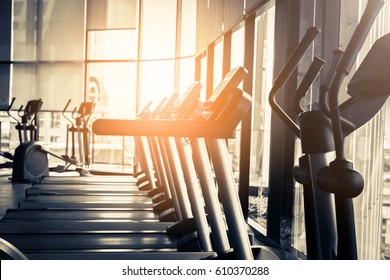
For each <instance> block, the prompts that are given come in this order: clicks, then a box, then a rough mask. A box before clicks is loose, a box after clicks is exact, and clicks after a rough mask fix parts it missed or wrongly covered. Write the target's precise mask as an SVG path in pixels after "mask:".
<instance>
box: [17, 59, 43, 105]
mask: <svg viewBox="0 0 390 280" xmlns="http://www.w3.org/2000/svg"><path fill="white" fill-rule="evenodd" d="M36 75H37V70H36V66H35V65H34V64H14V65H13V67H12V84H11V94H12V97H15V98H16V100H15V103H14V105H13V108H15V109H18V108H20V106H21V105H25V104H26V103H27V101H28V100H30V99H35V98H38V93H37V90H36V86H37V85H36ZM20 81H23V83H21V82H20Z"/></svg>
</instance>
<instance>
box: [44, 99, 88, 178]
mask: <svg viewBox="0 0 390 280" xmlns="http://www.w3.org/2000/svg"><path fill="white" fill-rule="evenodd" d="M70 103H71V99H69V100H68V102H67V103H66V105H65V107H64V109H63V110H62V115H63V117H64V118H65V119H66V120H67V121H68V122H69V123H70V125H69V124H67V126H66V145H65V155H61V156H57V155H55V154H51V155H52V156H54V157H56V158H58V159H61V160H63V161H64V162H65V163H66V165H65V166H62V165H59V166H57V167H54V168H50V171H53V172H60V173H61V172H69V171H76V172H78V173H79V174H80V175H81V176H85V175H90V172H89V170H88V169H86V168H88V167H89V165H90V164H91V155H90V137H91V131H90V129H89V127H88V122H89V119H90V117H91V115H92V113H93V109H94V107H95V104H94V103H93V102H82V103H81V104H80V106H79V108H77V107H75V108H74V109H73V111H72V118H73V119H74V121H72V120H71V119H69V118H68V117H67V116H66V114H65V113H66V110H67V109H68V107H69V104H70ZM76 111H77V112H76ZM69 133H70V134H71V141H72V142H71V155H69ZM76 134H77V144H78V152H79V158H77V157H76V140H75V138H76V137H75V135H76ZM70 166H76V169H75V170H71V169H69V168H70Z"/></svg>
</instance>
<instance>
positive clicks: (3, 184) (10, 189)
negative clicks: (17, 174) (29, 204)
mask: <svg viewBox="0 0 390 280" xmlns="http://www.w3.org/2000/svg"><path fill="white" fill-rule="evenodd" d="M10 176H11V171H3V170H2V171H1V173H0V219H1V218H3V217H4V215H5V213H6V211H7V209H9V208H17V207H18V203H19V201H20V200H21V199H22V198H24V197H25V191H26V188H28V187H30V184H12V183H11V181H10V180H9V178H10Z"/></svg>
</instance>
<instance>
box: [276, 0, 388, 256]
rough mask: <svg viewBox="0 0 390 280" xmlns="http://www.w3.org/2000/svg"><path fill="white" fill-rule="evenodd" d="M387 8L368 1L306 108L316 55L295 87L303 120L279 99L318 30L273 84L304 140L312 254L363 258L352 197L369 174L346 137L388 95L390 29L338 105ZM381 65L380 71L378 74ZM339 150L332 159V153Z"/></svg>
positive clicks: (300, 177) (300, 174) (302, 167)
mask: <svg viewBox="0 0 390 280" xmlns="http://www.w3.org/2000/svg"><path fill="white" fill-rule="evenodd" d="M382 6H383V0H373V1H369V2H367V6H366V8H365V11H364V13H363V15H362V17H361V20H360V22H359V24H358V26H357V28H356V30H355V32H354V33H353V35H352V38H351V40H350V42H349V44H348V46H347V48H346V50H345V51H344V52H341V51H335V53H334V58H333V61H332V63H331V66H330V67H329V71H328V73H327V75H326V78H325V83H324V84H323V85H322V86H321V88H320V99H319V104H318V107H319V108H318V109H317V108H314V107H313V108H314V109H312V110H308V111H305V110H304V109H303V108H301V106H300V100H301V98H302V97H304V95H305V94H306V91H307V89H308V88H309V87H310V85H311V83H312V81H313V80H314V78H315V76H316V75H317V74H318V72H319V71H320V69H321V67H322V64H323V62H321V60H320V59H319V58H315V59H314V61H313V64H312V67H310V68H309V70H308V73H307V74H306V75H305V77H304V78H303V80H302V83H301V84H300V86H299V87H298V89H297V90H296V92H295V98H294V104H295V108H296V111H297V113H298V117H297V118H298V121H296V122H295V121H294V120H293V119H292V118H291V117H290V116H289V115H288V114H287V113H286V112H285V111H284V110H283V108H282V107H281V106H279V105H278V103H277V101H276V94H277V92H278V90H279V89H280V88H282V87H283V86H284V85H285V84H286V82H287V81H288V79H289V77H290V75H291V74H292V73H293V71H294V69H296V67H297V65H298V63H299V61H300V59H301V58H302V57H303V55H304V53H305V52H306V50H307V49H308V47H309V46H310V44H311V42H312V41H313V40H314V38H315V37H316V36H317V35H318V34H319V30H317V29H316V28H310V29H309V31H308V32H307V34H306V35H305V37H304V38H303V39H302V41H301V43H300V44H299V45H298V47H297V48H296V49H295V50H294V52H293V53H292V55H291V56H290V58H289V59H288V61H287V63H286V65H285V66H284V67H283V69H282V71H281V72H280V73H279V75H278V77H277V78H276V79H275V81H274V85H273V87H272V89H271V92H270V95H269V101H270V105H271V107H272V109H273V111H274V112H275V113H276V114H277V115H278V116H279V117H280V118H281V119H282V120H283V122H284V123H285V124H286V126H287V127H288V128H289V129H290V130H291V131H292V132H293V133H294V134H295V135H296V136H297V137H298V138H299V139H300V140H301V147H302V152H303V153H304V155H303V156H302V157H301V158H300V159H299V165H298V166H295V167H294V178H295V180H296V181H297V182H299V183H301V184H302V185H303V190H304V193H303V195H304V205H305V227H306V233H307V234H306V236H307V256H308V259H357V258H358V253H357V239H356V232H355V218H354V209H353V198H355V197H357V196H358V195H359V194H360V193H361V192H362V191H363V188H364V178H363V177H362V176H361V175H360V174H359V173H358V172H357V171H356V170H354V169H353V165H352V162H350V161H348V160H347V159H346V158H345V153H344V138H345V137H346V136H348V135H349V134H351V133H352V132H353V131H355V130H356V129H358V128H359V127H361V126H362V125H364V124H365V123H367V122H368V121H369V120H370V119H371V118H372V117H373V116H374V115H375V114H376V113H377V112H378V111H379V110H380V108H381V107H382V106H383V105H384V103H385V101H386V100H387V98H388V96H389V95H390V84H389V83H388V78H389V74H390V64H389V63H388V61H387V58H388V57H389V55H390V52H389V51H390V49H389V45H390V34H387V35H385V36H383V37H381V38H379V39H378V40H377V41H376V42H375V43H374V45H373V46H372V48H371V50H370V51H369V53H368V54H367V55H366V57H365V58H364V60H363V62H362V63H361V65H360V66H359V68H358V70H357V71H356V73H355V74H354V76H353V77H352V79H351V81H350V82H349V83H348V86H347V93H348V95H349V96H350V98H349V99H347V100H346V101H345V102H343V103H342V104H339V100H338V95H339V91H340V88H341V84H342V82H343V80H344V78H345V76H346V75H348V73H349V72H350V70H351V68H352V65H353V63H354V62H355V60H356V57H357V55H358V52H359V51H360V49H361V46H362V45H363V43H364V40H365V38H366V36H367V34H368V32H369V30H370V28H371V25H372V23H373V21H374V20H375V18H376V16H377V14H378V13H379V11H380V9H381V8H382ZM377 69H380V71H377ZM333 151H335V159H334V160H333V161H332V162H330V163H328V162H327V159H326V153H328V152H333Z"/></svg>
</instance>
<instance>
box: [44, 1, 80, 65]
mask: <svg viewBox="0 0 390 280" xmlns="http://www.w3.org/2000/svg"><path fill="white" fill-rule="evenodd" d="M39 7H40V10H39V14H38V21H39V23H38V24H39V26H40V27H41V29H40V30H38V51H39V54H38V60H48V61H55V60H83V59H84V32H85V31H84V14H85V10H84V8H85V3H84V0H52V1H43V0H40V5H39Z"/></svg>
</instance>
